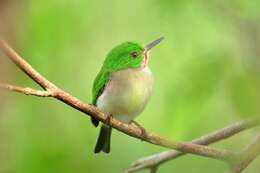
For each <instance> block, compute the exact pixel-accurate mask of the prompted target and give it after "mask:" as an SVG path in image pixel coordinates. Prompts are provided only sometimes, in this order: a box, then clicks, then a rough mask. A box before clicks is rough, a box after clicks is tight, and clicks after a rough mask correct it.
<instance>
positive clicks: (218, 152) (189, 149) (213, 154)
mask: <svg viewBox="0 0 260 173" xmlns="http://www.w3.org/2000/svg"><path fill="white" fill-rule="evenodd" d="M0 49H1V50H2V51H3V52H4V53H5V55H6V56H7V57H8V58H9V59H11V60H12V61H13V62H14V63H15V64H16V65H17V66H18V67H19V68H20V69H21V70H22V71H24V72H25V73H26V74H27V75H28V76H29V77H30V78H31V79H32V80H34V81H35V82H37V83H38V84H39V85H40V86H41V87H42V88H43V89H45V90H46V91H48V92H50V93H51V95H52V97H54V98H56V99H58V100H60V101H62V102H64V103H65V104H67V105H70V106H71V107H73V108H75V109H77V110H79V111H81V112H83V113H85V114H86V115H90V116H92V117H94V118H96V119H98V120H99V121H101V122H103V123H105V124H107V123H108V122H107V121H106V118H107V115H106V114H104V113H103V112H101V111H100V110H98V109H97V108H96V107H95V106H93V105H89V104H86V103H84V102H82V101H80V100H79V99H77V98H76V97H74V96H72V95H70V94H69V93H67V92H65V91H63V90H61V89H59V88H58V87H57V86H55V85H54V84H53V83H51V82H50V81H48V80H47V79H46V78H44V77H43V76H42V75H41V74H40V73H38V72H37V71H36V70H35V69H33V67H32V66H31V65H30V64H28V63H27V62H26V61H25V60H24V59H23V58H22V57H21V56H19V55H18V54H17V53H16V52H15V51H14V50H13V49H12V48H11V47H10V46H9V45H8V44H7V43H6V42H5V41H4V40H1V39H0ZM108 125H110V126H112V127H113V128H115V129H117V130H119V131H121V132H123V133H125V134H127V135H129V136H132V137H135V138H138V139H141V140H144V141H146V142H149V143H152V144H155V145H159V146H163V147H166V148H170V149H176V150H179V151H181V152H185V153H191V154H196V155H200V156H206V157H210V158H215V159H218V160H224V161H227V162H229V161H230V160H231V159H232V158H233V157H235V154H234V153H233V152H230V151H227V150H224V149H216V148H210V147H207V146H202V145H198V144H193V143H189V142H180V141H174V140H168V139H166V138H163V137H161V136H159V135H156V134H154V133H147V135H146V136H144V135H142V130H141V129H139V128H138V127H135V126H133V125H129V124H125V123H122V122H120V121H118V120H116V119H115V118H111V120H110V122H109V124H108Z"/></svg>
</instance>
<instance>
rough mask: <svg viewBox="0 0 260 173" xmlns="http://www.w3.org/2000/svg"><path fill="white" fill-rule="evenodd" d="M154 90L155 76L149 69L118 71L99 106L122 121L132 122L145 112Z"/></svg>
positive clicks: (98, 102)
mask: <svg viewBox="0 0 260 173" xmlns="http://www.w3.org/2000/svg"><path fill="white" fill-rule="evenodd" d="M152 89H153V76H152V73H151V71H150V69H149V68H148V67H145V68H140V69H127V70H121V71H117V72H115V73H114V74H112V78H111V80H110V82H109V83H108V85H107V87H106V88H105V91H104V92H103V94H102V95H101V96H100V97H99V98H98V100H97V106H98V108H100V109H101V110H102V111H104V112H106V113H108V114H112V115H113V116H114V117H115V118H118V119H119V120H121V121H124V122H130V121H131V120H132V119H134V118H135V117H136V116H137V115H139V114H140V113H141V112H142V111H143V110H144V108H145V106H146V104H147V102H148V100H149V98H150V96H151V93H152Z"/></svg>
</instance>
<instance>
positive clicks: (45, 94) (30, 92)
mask: <svg viewBox="0 0 260 173" xmlns="http://www.w3.org/2000/svg"><path fill="white" fill-rule="evenodd" d="M0 88H1V89H5V90H9V91H15V92H18V93H23V94H26V95H33V96H38V97H51V96H52V93H50V92H49V91H40V90H35V89H32V88H29V87H26V88H23V87H19V86H14V85H10V84H0Z"/></svg>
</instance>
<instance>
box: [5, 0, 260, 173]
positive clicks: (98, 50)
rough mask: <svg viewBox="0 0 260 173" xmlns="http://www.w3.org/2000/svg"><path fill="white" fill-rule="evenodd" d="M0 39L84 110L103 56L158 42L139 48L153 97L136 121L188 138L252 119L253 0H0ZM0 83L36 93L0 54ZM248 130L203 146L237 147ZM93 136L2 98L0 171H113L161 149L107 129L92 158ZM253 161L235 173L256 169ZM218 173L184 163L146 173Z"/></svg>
mask: <svg viewBox="0 0 260 173" xmlns="http://www.w3.org/2000/svg"><path fill="white" fill-rule="evenodd" d="M0 33H1V35H2V36H3V35H4V37H5V38H6V39H7V40H8V41H9V42H10V43H11V44H12V46H13V47H14V48H15V49H16V50H17V51H18V52H19V53H20V54H21V55H23V57H24V58H25V59H26V60H28V62H30V63H31V64H32V65H33V66H34V67H35V68H36V69H37V70H39V72H41V73H42V74H43V75H44V76H46V77H47V78H48V79H49V80H51V81H52V82H54V83H55V84H57V85H58V86H59V87H61V88H63V89H65V90H66V91H68V92H70V93H71V94H73V95H75V96H77V97H78V98H80V99H82V100H84V101H86V102H90V101H91V88H92V83H93V80H94V78H95V75H96V74H97V73H98V71H99V69H100V67H101V65H102V63H103V60H104V58H105V56H106V54H107V53H108V51H109V50H110V49H112V48H113V47H114V46H115V45H117V44H120V43H122V42H124V41H137V42H140V43H143V44H146V43H148V42H150V41H152V40H154V39H156V38H158V37H160V36H165V38H166V39H165V40H164V41H163V42H162V44H161V45H160V46H158V47H156V48H155V49H154V50H153V51H152V52H151V59H150V67H151V69H152V71H153V73H154V76H155V81H156V83H155V90H154V94H153V97H152V99H151V101H150V103H149V105H148V106H147V108H146V109H145V111H144V112H143V113H142V115H141V116H140V117H138V118H137V121H138V122H140V123H141V124H142V125H143V126H144V127H145V128H147V130H151V131H153V132H156V133H159V134H162V135H164V136H167V137H168V138H172V139H178V140H191V139H193V138H196V137H198V136H200V135H203V134H205V133H208V132H211V131H213V130H216V129H219V128H221V127H224V126H226V125H228V124H231V123H233V122H236V121H239V120H241V119H247V118H250V117H254V116H259V103H260V92H259V87H260V77H259V73H260V59H259V56H260V1H259V0H250V1H247V0H230V1H224V0H207V1H206V0H193V1H192V0H183V1H178V0H160V1H159V0H142V1H140V0H131V1H130V0H110V1H106V0H95V1H94V0H73V1H69V0H39V1H34V0H27V1H26V0H24V1H20V0H0ZM0 80H2V81H4V82H9V83H12V84H16V85H20V86H30V87H35V88H38V86H36V85H35V83H33V82H32V81H31V80H30V79H29V78H28V77H27V76H25V74H23V73H22V72H21V71H19V69H17V68H16V66H15V65H14V64H12V63H11V62H9V61H7V58H5V56H4V55H3V54H0ZM258 130H259V129H258ZM256 133H257V129H254V130H249V131H247V132H243V133H241V134H239V135H237V136H235V137H233V138H231V139H228V140H226V141H224V142H221V143H218V144H215V145H214V146H216V147H223V148H227V149H232V150H234V151H239V150H240V149H242V147H243V146H245V145H246V144H247V143H248V142H249V141H250V140H251V139H252V138H253V137H254V135H255V134H256ZM97 134H98V129H95V128H94V127H93V126H92V124H91V123H90V121H89V117H87V116H85V115H83V114H82V113H80V112H78V111H76V110H74V109H72V108H70V107H68V106H66V105H64V104H62V103H60V102H58V101H56V100H54V99H50V98H37V97H31V96H25V95H21V94H16V93H2V94H1V97H0V172H1V173H2V172H3V173H34V172H38V173H47V172H48V173H57V172H62V173H74V172H77V173H86V172H91V173H100V172H111V173H117V172H124V171H125V170H126V169H127V168H128V167H129V165H130V163H131V162H132V161H134V160H136V159H138V158H141V157H143V156H147V155H151V154H154V153H157V152H160V151H165V150H166V149H164V148H162V147H158V146H154V145H150V144H147V143H145V142H141V141H140V140H136V139H134V138H131V137H128V136H126V135H124V134H122V133H119V132H117V131H116V130H114V131H113V138H112V152H111V154H109V155H105V154H99V155H95V154H93V152H92V150H93V147H94V144H95V142H96V136H97ZM259 163H260V160H259V159H258V160H255V161H254V162H253V164H251V165H250V166H249V167H248V169H247V170H246V171H245V172H247V173H258V172H259V170H260V164H259ZM225 169H226V165H225V164H224V163H222V162H220V161H216V160H212V159H208V158H202V157H198V156H191V155H188V156H185V157H182V158H180V159H177V160H175V161H172V162H168V163H166V164H164V165H162V166H161V167H160V168H159V170H158V172H160V173H168V172H189V173H198V172H205V173H206V172H211V173H219V172H223V171H224V170H225ZM142 172H147V170H145V171H142Z"/></svg>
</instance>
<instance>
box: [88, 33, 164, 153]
mask: <svg viewBox="0 0 260 173" xmlns="http://www.w3.org/2000/svg"><path fill="white" fill-rule="evenodd" d="M162 40H163V37H161V38H159V39H157V40H155V41H153V42H151V43H150V44H148V45H146V46H145V47H143V46H141V45H140V44H138V43H135V42H125V43H122V44H120V45H118V46H116V47H115V48H113V49H112V50H111V51H110V52H109V53H108V55H107V57H106V59H105V61H104V63H103V66H102V68H101V70H100V72H99V73H98V75H97V76H96V78H95V81H94V85H93V89H92V94H93V100H92V104H93V105H95V106H97V107H98V108H99V109H100V110H101V111H103V112H104V113H106V114H107V115H109V116H113V117H114V118H116V119H118V120H120V121H122V122H124V123H132V122H133V119H134V118H135V117H136V116H138V115H139V114H140V113H141V112H142V111H143V110H144V108H145V106H146V105H147V102H148V100H149V99H150V96H151V93H152V90H153V83H154V81H153V75H152V72H151V71H150V69H149V67H148V61H149V52H150V50H151V48H153V47H154V46H156V45H157V44H159V43H160V42H161V41H162ZM108 118H109V117H108ZM91 121H92V123H93V124H94V125H95V126H96V127H97V126H98V124H99V121H98V120H96V119H95V118H91ZM111 130H112V128H111V127H110V126H108V125H105V124H103V125H102V127H101V129H100V132H99V137H98V140H97V143H96V147H95V150H94V152H95V153H99V152H100V151H103V152H105V153H109V152H110V138H111Z"/></svg>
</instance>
